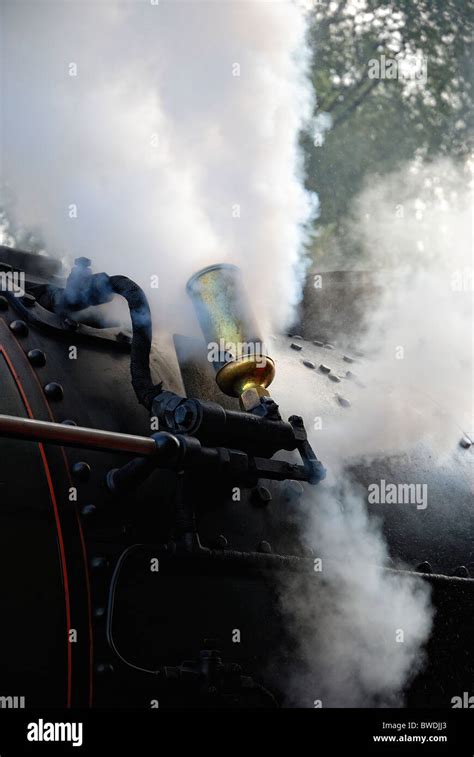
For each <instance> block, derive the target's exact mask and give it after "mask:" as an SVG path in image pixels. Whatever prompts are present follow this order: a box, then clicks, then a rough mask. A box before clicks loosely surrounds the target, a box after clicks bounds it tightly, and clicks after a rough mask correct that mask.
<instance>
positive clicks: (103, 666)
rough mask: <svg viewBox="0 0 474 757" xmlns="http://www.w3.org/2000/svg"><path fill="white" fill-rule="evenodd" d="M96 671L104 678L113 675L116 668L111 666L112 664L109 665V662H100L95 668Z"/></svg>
mask: <svg viewBox="0 0 474 757" xmlns="http://www.w3.org/2000/svg"><path fill="white" fill-rule="evenodd" d="M95 669H96V672H97V673H98V674H99V675H101V676H103V675H110V674H111V673H113V672H114V667H113V665H111V664H110V663H108V662H99V663H98V664H97V665H96V666H95Z"/></svg>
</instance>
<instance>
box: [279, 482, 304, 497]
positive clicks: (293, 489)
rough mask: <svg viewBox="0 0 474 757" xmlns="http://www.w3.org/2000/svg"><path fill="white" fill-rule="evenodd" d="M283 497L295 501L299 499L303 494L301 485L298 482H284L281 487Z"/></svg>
mask: <svg viewBox="0 0 474 757" xmlns="http://www.w3.org/2000/svg"><path fill="white" fill-rule="evenodd" d="M283 489H284V492H285V495H286V496H287V497H288V498H290V499H296V498H297V497H301V495H302V494H303V492H304V489H303V486H302V484H300V482H299V481H292V480H289V481H285V483H284V486H283Z"/></svg>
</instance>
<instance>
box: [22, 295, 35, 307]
mask: <svg viewBox="0 0 474 757" xmlns="http://www.w3.org/2000/svg"><path fill="white" fill-rule="evenodd" d="M21 304H22V305H24V306H25V307H27V308H32V307H34V306H35V304H36V297H35V296H34V295H32V294H24V295H23V297H22V298H21Z"/></svg>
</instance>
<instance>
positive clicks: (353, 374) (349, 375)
mask: <svg viewBox="0 0 474 757" xmlns="http://www.w3.org/2000/svg"><path fill="white" fill-rule="evenodd" d="M355 377H356V375H355V373H352V371H346V378H348V379H355Z"/></svg>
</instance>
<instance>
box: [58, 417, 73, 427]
mask: <svg viewBox="0 0 474 757" xmlns="http://www.w3.org/2000/svg"><path fill="white" fill-rule="evenodd" d="M61 423H62V424H63V426H77V423H76V421H71V420H70V419H69V418H66V420H64V421H61Z"/></svg>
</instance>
